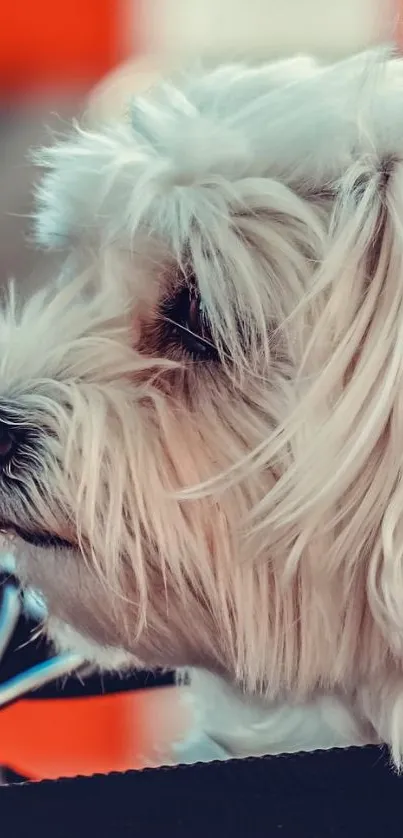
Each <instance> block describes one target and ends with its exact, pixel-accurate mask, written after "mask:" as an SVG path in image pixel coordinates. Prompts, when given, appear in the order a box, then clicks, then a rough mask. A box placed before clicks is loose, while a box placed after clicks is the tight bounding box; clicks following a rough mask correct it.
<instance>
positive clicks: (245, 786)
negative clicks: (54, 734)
mask: <svg viewBox="0 0 403 838" xmlns="http://www.w3.org/2000/svg"><path fill="white" fill-rule="evenodd" d="M0 824H1V834H2V835H4V836H12V838H22V836H24V837H25V836H26V835H30V836H35V838H36V836H41V838H73V836H74V838H84V836H86V838H87V836H88V838H90V836H97V838H135V836H137V835H138V836H142V838H143V837H144V838H145V836H147V838H157V836H158V838H161V836H162V835H167V836H170V838H202V836H208V838H215V837H216V836H217V838H226V836H231V838H232V837H233V836H238V838H240V836H245V838H253V836H259V838H260V836H262V838H263V836H278V838H291V837H292V838H294V837H295V838H297V836H301V838H302V837H303V838H381V836H387V838H402V836H403V779H400V778H398V777H397V776H396V775H395V774H394V773H393V772H392V771H391V770H390V769H389V767H388V764H387V757H386V754H385V752H384V751H382V750H381V749H378V748H372V747H371V748H363V749H350V750H346V751H337V750H335V751H328V752H317V753H315V754H298V755H288V756H280V757H266V758H265V759H260V760H240V761H232V762H227V763H214V764H210V765H196V766H191V767H184V766H180V767H178V768H173V769H172V768H170V769H159V770H151V771H150V770H147V771H143V772H129V773H127V774H121V775H119V774H111V775H109V776H108V777H106V776H105V777H102V776H96V777H91V778H78V779H75V780H61V781H58V782H43V783H38V784H37V783H35V784H26V785H17V786H10V787H4V788H0Z"/></svg>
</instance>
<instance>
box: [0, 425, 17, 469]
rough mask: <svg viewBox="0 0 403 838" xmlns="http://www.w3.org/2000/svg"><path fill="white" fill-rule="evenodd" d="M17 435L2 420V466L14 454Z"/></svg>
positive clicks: (0, 426)
mask: <svg viewBox="0 0 403 838" xmlns="http://www.w3.org/2000/svg"><path fill="white" fill-rule="evenodd" d="M16 445H17V439H16V436H15V434H14V432H13V430H12V428H10V426H9V425H7V424H6V423H5V422H2V421H0V467H1V466H4V465H6V464H7V463H8V462H9V460H10V459H11V457H12V456H13V454H14V451H15V448H16Z"/></svg>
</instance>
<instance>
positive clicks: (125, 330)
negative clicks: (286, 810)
mask: <svg viewBox="0 0 403 838" xmlns="http://www.w3.org/2000/svg"><path fill="white" fill-rule="evenodd" d="M349 66H350V65H349ZM343 72H344V71H343ZM332 73H333V75H332ZM344 75H345V79H344V81H343V84H341V91H342V92H343V95H344V100H342V104H341V107H339V106H340V101H339V99H337V100H336V99H335V101H336V103H337V106H338V107H339V112H338V116H337V118H338V120H339V123H340V125H341V126H343V119H344V118H345V117H346V124H347V125H348V126H350V123H351V117H350V116H348V114H347V115H346V102H348V101H349V100H348V94H349V93H350V92H351V91H350V87H351V68H350V70H349V71H348V72H347V70H346V71H345V73H344ZM339 76H340V72H339V70H337V71H336V73H335V71H334V70H333V71H330V70H329V71H328V72H327V73H326V72H325V71H321V70H318V69H317V68H315V67H314V65H312V64H311V63H310V62H302V63H298V62H297V64H295V63H293V62H291V63H290V64H288V63H286V64H279V65H276V66H275V68H264V69H262V70H259V71H246V70H244V69H241V70H237V69H234V68H221V69H220V70H218V71H215V72H212V73H210V74H209V73H207V74H206V76H204V77H202V78H201V79H196V80H193V81H190V82H188V87H186V84H185V86H184V88H182V89H181V90H180V91H178V90H175V89H173V88H168V89H162V90H157V91H156V92H154V93H153V94H150V97H149V99H146V100H145V101H139V102H138V103H136V104H135V105H134V106H133V109H132V111H131V112H130V114H129V115H128V116H127V118H126V121H123V120H122V123H121V124H116V125H112V126H110V127H108V128H105V130H104V131H101V132H99V133H96V132H91V131H90V132H78V133H77V135H76V136H75V137H73V138H70V139H69V140H67V141H66V143H64V144H61V145H60V146H56V147H55V148H54V149H51V150H50V151H49V152H47V153H46V154H45V156H44V158H42V162H45V164H46V165H47V166H48V167H49V169H50V171H49V174H48V175H47V178H46V179H45V182H44V186H43V187H42V191H41V193H40V200H41V202H42V210H41V213H40V215H39V235H40V237H41V238H42V240H43V241H49V240H50V239H52V238H54V237H57V236H60V237H65V238H67V239H69V237H70V238H71V240H72V241H73V245H72V254H73V256H72V257H70V261H71V259H73V262H74V264H73V271H74V277H73V278H70V279H69V280H68V281H67V280H65V281H64V282H63V283H62V284H61V285H60V286H58V287H55V289H51V290H49V291H47V292H44V293H43V294H39V295H37V296H35V297H33V298H32V299H31V300H30V301H28V302H27V303H26V304H25V305H23V306H22V307H19V306H18V305H17V303H15V302H14V303H13V302H12V301H10V302H9V304H8V305H7V306H6V308H5V311H4V314H3V319H2V323H1V330H0V340H1V359H0V362H1V379H0V462H1V474H0V515H1V525H2V528H3V529H4V530H5V531H6V532H7V533H12V534H14V535H15V536H16V542H15V543H16V553H17V559H18V565H19V572H20V574H21V576H22V578H23V579H24V580H25V581H26V582H27V583H29V584H32V585H34V586H35V587H36V588H39V589H40V590H41V591H42V592H43V594H44V596H45V598H46V600H47V603H48V607H49V613H50V619H49V625H48V630H49V633H50V635H51V636H53V637H54V639H55V640H56V642H57V643H58V644H59V645H60V646H71V645H72V644H74V643H76V644H78V645H79V646H80V647H81V648H82V650H83V652H84V654H86V655H87V656H89V657H92V658H94V659H96V660H98V661H100V662H101V663H102V664H105V665H109V664H113V662H114V661H119V665H121V664H122V662H123V661H124V660H126V661H127V663H129V664H132V663H139V664H141V665H147V666H154V665H162V666H178V665H187V664H190V665H203V666H207V667H209V668H211V669H213V670H216V671H220V672H224V673H227V674H229V675H230V676H231V677H234V678H239V679H243V680H245V681H246V682H247V684H248V685H249V686H250V687H251V688H256V687H257V686H258V685H259V684H260V685H261V684H262V683H266V682H267V681H268V680H269V681H270V683H271V685H272V686H273V689H276V687H277V686H278V685H281V684H283V685H285V686H290V685H292V684H294V683H297V682H298V683H299V684H300V685H301V684H303V685H304V686H309V684H314V683H317V681H318V679H320V678H325V677H329V678H331V677H332V678H336V677H337V676H336V674H335V673H336V671H337V670H339V671H341V670H342V669H343V666H344V671H345V670H346V668H348V667H350V666H351V671H352V668H353V667H354V666H357V658H356V651H357V647H356V646H354V648H353V647H351V655H350V654H347V652H346V646H343V642H344V641H343V639H342V633H341V627H342V626H344V627H345V628H346V632H347V634H348V635H349V636H350V640H351V637H352V636H353V635H354V629H356V628H357V627H358V625H359V624H360V623H361V624H362V621H367V622H368V621H369V622H370V619H369V617H368V614H369V612H370V611H371V608H373V609H375V605H376V603H377V602H378V600H377V597H378V599H379V598H380V594H379V590H380V585H379V582H376V581H373V582H372V583H369V588H370V591H372V594H371V595H372V600H371V596H370V595H368V596H367V595H366V594H365V588H366V586H367V587H368V585H367V579H368V575H367V574H368V573H369V571H368V567H367V566H364V564H365V563H363V561H362V560H361V559H362V555H363V549H364V546H365V547H366V548H367V546H368V545H371V547H373V546H374V544H377V543H378V542H377V536H378V535H379V514H378V512H375V511H374V510H375V507H376V504H377V503H378V505H379V503H381V502H382V503H383V508H384V505H385V501H386V499H387V498H388V496H390V493H391V492H392V489H393V480H394V476H395V471H396V470H395V469H392V471H393V474H392V473H389V472H388V473H385V474H384V477H383V479H382V481H379V467H380V463H381V461H382V458H385V450H386V449H385V446H386V437H385V434H386V435H387V424H388V421H389V419H388V417H390V411H389V413H388V412H387V411H386V414H385V412H382V415H380V413H379V411H378V413H377V412H376V407H377V404H378V397H379V392H380V389H379V388H381V387H382V386H384V388H386V389H387V388H388V387H389V390H388V393H387V394H386V395H388V398H389V402H390V405H392V401H393V397H392V390H393V387H394V386H395V385H394V383H393V382H389V384H388V382H387V381H386V378H387V376H386V371H387V369H388V363H389V361H388V358H389V354H390V352H391V351H392V349H393V346H395V338H396V336H397V331H398V328H400V327H399V326H398V318H397V315H396V310H395V309H396V306H397V304H398V302H397V300H396V294H394V293H393V291H390V290H389V291H388V287H389V286H388V282H389V283H390V284H391V285H392V279H391V278H390V276H389V274H388V273H387V271H388V270H390V264H391V261H392V262H393V260H395V261H396V258H397V257H396V254H394V253H392V255H391V250H390V241H389V239H388V240H387V241H386V244H384V241H385V236H386V237H387V236H388V235H389V234H387V233H385V230H386V229H387V222H386V221H385V218H386V216H385V212H386V211H385V186H384V184H385V182H386V177H387V175H386V174H385V166H384V161H383V159H379V160H377V161H376V164H375V161H374V160H367V159H366V158H365V159H364V157H363V159H362V160H361V159H360V158H359V156H358V158H357V153H356V142H355V138H354V142H351V143H350V145H349V144H348V143H347V140H346V142H345V147H344V146H343V147H342V148H341V147H340V146H341V145H343V142H340V139H339V140H337V141H336V140H334V138H333V135H332V131H333V132H334V126H333V128H332V124H331V119H332V118H335V116H334V110H335V109H334V107H333V104H334V103H332V100H331V96H332V95H333V93H332V91H333V87H332V85H333V86H334V84H335V78H338V77H339ZM341 76H342V78H343V73H342V74H341ZM315 85H316V87H315ZM333 92H334V91H333ZM318 96H320V97H322V98H320V99H319V103H318V98H317V97H318ZM329 96H330V105H329V112H328V115H329V124H330V128H329V130H328V126H327V123H326V120H325V121H324V115H323V107H324V105H325V103H326V102H327V101H328V99H329ZM270 97H271V98H270ZM315 97H316V102H315V103H314V104H313V101H314V99H315ZM346 97H347V98H346ZM230 100H231V101H230ZM290 105H295V108H294V113H293V114H292V115H290ZM322 106H323V107H322ZM352 106H353V109H355V108H356V101H355V99H354V97H353V100H352ZM298 109H299V110H298ZM270 120H271V121H270ZM269 122H270V124H269ZM323 125H325V127H326V131H327V134H326V132H324V133H323V136H322V135H321V134H320V130H321V128H323ZM332 143H333V145H332ZM330 146H332V147H330ZM341 177H342V182H341V180H340V178H341ZM385 248H387V249H388V254H389V255H388V256H387V255H386V251H385ZM386 263H388V265H389V268H387V267H386ZM385 277H386V278H385ZM369 278H371V281H372V284H370V285H369ZM382 289H383V290H382ZM385 289H386V291H385ZM388 294H389V297H388ZM394 307H395V308H394ZM392 309H393V311H392ZM388 312H389V315H388ZM394 314H395V317H394ZM388 316H389V320H388V323H389V326H388V328H389V331H388V332H387V337H386V339H385V340H386V343H387V346H386V344H385V347H384V349H379V341H381V340H382V336H385V334H386V332H385V328H386V327H385V326H384V325H383V324H385V322H386V320H385V318H386V319H387V317H388ZM392 334H393V338H392ZM392 344H393V346H392ZM375 345H376V346H377V349H378V350H379V354H378V357H377V358H376V359H375V358H373V357H372V358H371V347H374V346H375ZM401 345H403V342H402V344H401ZM392 354H393V353H392ZM371 363H372V385H371V387H372V389H371V387H369V386H367V384H366V383H365V380H368V379H365V377H364V378H363V370H364V367H365V364H371ZM360 365H361V366H360ZM361 367H362V370H361ZM385 376H386V378H385ZM378 384H379V387H378ZM389 385H390V386H389ZM377 387H378V395H377ZM364 391H365V392H364ZM384 395H385V394H384ZM390 409H392V408H390ZM360 432H361V437H359V433H360ZM357 435H358V436H357ZM367 490H368V491H370V492H371V493H372V494H371V498H370V499H368V498H367V505H368V508H366V509H364V508H363V505H362V498H363V497H364V496H365V493H366V492H367ZM352 551H353V552H352ZM352 555H354V559H352V558H351V556H352ZM366 555H367V554H366ZM324 557H325V558H326V560H325V559H324ZM377 567H378V566H377ZM378 569H379V568H378ZM376 572H377V571H375V570H374V579H375V576H376ZM364 576H365V580H364V582H363V579H364ZM371 584H372V589H371ZM354 592H358V593H356V594H355V593H354ZM354 596H355V599H354ZM351 600H354V603H355V606H354V608H353V609H349V607H348V603H349V602H350V601H351ZM371 603H372V604H371ZM378 604H379V603H378ZM308 638H309V642H308ZM367 638H368V642H370V640H371V637H370V633H369V634H367ZM354 642H355V641H354ZM350 645H351V644H350ZM372 650H373V654H374V655H376V654H377V653H379V659H380V658H381V654H382V650H381V644H380V642H378V645H376V644H375V645H374V642H373V643H372ZM377 650H378V651H377ZM350 658H351V660H350ZM342 661H343V662H344V663H343V665H342ZM332 667H333V670H332V672H333V675H330V674H329V673H330V670H331V669H332Z"/></svg>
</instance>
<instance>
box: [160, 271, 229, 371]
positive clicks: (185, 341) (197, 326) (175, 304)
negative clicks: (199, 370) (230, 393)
mask: <svg viewBox="0 0 403 838" xmlns="http://www.w3.org/2000/svg"><path fill="white" fill-rule="evenodd" d="M163 316H164V321H165V323H166V325H167V327H168V330H169V337H170V339H171V340H175V341H176V342H178V343H180V344H181V346H183V347H184V349H186V350H187V352H188V353H189V354H190V355H191V356H192V358H194V359H195V360H206V361H215V360H218V352H217V349H216V347H215V345H214V342H213V340H212V336H211V330H210V327H209V323H208V319H207V317H206V314H205V312H204V310H203V305H202V302H201V299H200V295H199V293H198V291H196V290H195V289H194V288H192V287H191V286H187V285H186V286H184V287H183V288H181V289H180V291H178V293H177V294H176V295H175V297H173V298H171V299H170V300H167V301H166V302H165V304H164V310H163Z"/></svg>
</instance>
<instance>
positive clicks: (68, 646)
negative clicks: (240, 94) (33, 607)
mask: <svg viewBox="0 0 403 838" xmlns="http://www.w3.org/2000/svg"><path fill="white" fill-rule="evenodd" d="M46 634H47V636H48V638H49V640H50V641H51V643H52V646H53V647H54V648H55V650H56V652H58V653H60V654H63V653H71V652H73V653H74V654H78V655H80V656H81V657H82V658H83V659H84V660H86V661H87V662H88V664H89V665H90V666H92V667H94V668H95V669H97V670H99V671H101V672H125V671H130V670H134V669H140V668H142V664H141V661H139V660H137V658H135V657H134V656H133V655H131V654H129V652H126V651H125V650H124V649H120V648H113V647H112V646H101V645H99V644H97V643H96V642H95V641H93V640H92V639H91V638H89V637H85V636H84V635H83V634H81V632H79V631H77V630H76V629H75V628H73V626H70V625H69V624H68V623H65V622H63V620H60V619H58V618H57V617H49V618H48V620H47V622H46Z"/></svg>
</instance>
